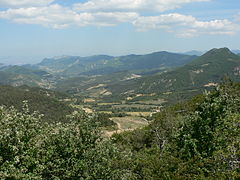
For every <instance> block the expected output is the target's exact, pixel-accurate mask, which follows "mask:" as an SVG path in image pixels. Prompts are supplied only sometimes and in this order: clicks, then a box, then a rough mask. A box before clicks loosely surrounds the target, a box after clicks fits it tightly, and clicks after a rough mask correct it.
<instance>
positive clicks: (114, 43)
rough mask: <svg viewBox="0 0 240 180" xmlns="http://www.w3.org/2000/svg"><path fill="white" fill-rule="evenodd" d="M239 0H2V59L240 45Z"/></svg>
mask: <svg viewBox="0 0 240 180" xmlns="http://www.w3.org/2000/svg"><path fill="white" fill-rule="evenodd" d="M239 40H240V2H239V0H0V63H7V64H22V63H37V62H39V61H41V60H42V59H43V58H45V57H55V56H62V55H77V56H89V55H96V54H107V55H114V56H118V55H126V54H146V53H151V52H156V51H170V52H186V51H191V50H199V51H206V50H209V49H211V48H219V47H229V48H230V49H233V50H234V49H240V46H239Z"/></svg>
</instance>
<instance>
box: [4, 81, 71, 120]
mask: <svg viewBox="0 0 240 180" xmlns="http://www.w3.org/2000/svg"><path fill="white" fill-rule="evenodd" d="M0 93H1V96H0V105H5V106H7V107H10V106H14V107H15V108H16V109H18V110H22V102H23V101H28V104H29V106H30V107H31V108H30V111H31V112H33V111H39V112H40V113H41V114H43V115H44V117H43V120H44V121H48V122H61V121H66V120H67V119H66V115H69V114H71V113H72V112H73V111H74V109H73V108H72V107H70V106H69V105H68V104H66V103H64V102H60V100H61V99H63V98H68V96H67V95H64V94H62V93H57V92H54V91H50V90H45V89H41V88H31V87H28V86H21V87H11V86H0Z"/></svg>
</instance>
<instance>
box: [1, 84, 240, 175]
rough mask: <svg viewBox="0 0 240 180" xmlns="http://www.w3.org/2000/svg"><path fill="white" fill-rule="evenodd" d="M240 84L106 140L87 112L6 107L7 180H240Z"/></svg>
mask: <svg viewBox="0 0 240 180" xmlns="http://www.w3.org/2000/svg"><path fill="white" fill-rule="evenodd" d="M239 107H240V84H238V83H233V82H231V81H229V80H228V81H226V82H225V83H224V84H222V85H221V86H219V87H217V88H216V89H215V90H214V91H212V92H211V93H205V94H204V95H199V96H196V97H195V98H193V99H192V100H191V101H189V102H185V103H181V104H177V105H174V106H171V107H168V108H164V109H162V111H161V112H160V113H158V114H156V115H154V116H153V117H152V121H150V124H149V126H147V127H145V128H143V129H137V130H135V131H133V132H125V133H122V134H116V135H114V136H113V137H112V138H111V139H106V138H102V136H101V133H100V130H99V128H98V126H97V124H96V117H95V116H94V115H93V116H90V115H87V114H85V113H83V112H80V113H76V114H74V115H71V116H69V117H68V118H69V120H68V121H67V123H57V124H49V123H41V115H39V114H38V113H36V112H33V113H31V112H30V111H29V107H28V106H27V104H24V107H23V111H22V112H19V111H17V110H15V109H14V108H6V107H1V108H0V132H1V134H0V177H1V178H3V179H6V178H10V179H205V178H207V179H238V178H240V176H239V174H240V171H239V163H240V162H239V159H240V151H239V149H240V148H239V146H240V129H239V123H240V109H239Z"/></svg>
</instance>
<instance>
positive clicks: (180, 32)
mask: <svg viewBox="0 0 240 180" xmlns="http://www.w3.org/2000/svg"><path fill="white" fill-rule="evenodd" d="M53 1H54V0H38V1H37V0H36V1H31V0H21V1H20V0H8V1H7V0H0V5H2V4H4V3H5V4H7V3H8V5H9V6H10V5H11V6H16V7H12V8H9V9H7V10H2V11H0V19H1V18H2V19H8V20H10V21H13V22H15V23H20V24H38V25H42V26H46V27H50V28H56V29H59V28H67V27H69V26H80V27H83V26H114V25H118V24H121V23H130V24H133V25H134V27H135V28H136V29H137V31H149V30H163V31H166V32H169V33H174V34H176V35H177V36H179V37H193V36H198V35H201V34H211V35H213V34H223V35H232V34H234V33H236V32H239V29H240V27H239V25H238V23H237V22H234V21H232V22H231V21H230V20H226V19H223V20H212V21H200V20H198V19H196V18H195V17H193V16H190V15H183V14H178V13H171V14H160V15H156V16H143V15H140V14H139V13H140V12H141V11H142V10H144V11H147V10H149V11H153V10H155V11H159V12H160V11H165V10H167V9H173V8H176V7H178V6H180V5H182V4H184V3H190V2H198V1H199V2H200V1H208V0H91V1H87V2H86V3H78V4H75V5H74V7H63V6H60V5H58V4H49V3H51V2H53ZM17 6H26V7H17ZM28 6H29V7H28ZM238 17H239V16H238Z"/></svg>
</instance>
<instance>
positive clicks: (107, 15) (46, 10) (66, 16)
mask: <svg viewBox="0 0 240 180" xmlns="http://www.w3.org/2000/svg"><path fill="white" fill-rule="evenodd" d="M137 17H138V14H137V13H134V12H117V13H111V12H95V13H87V12H84V13H77V12H75V11H73V10H71V9H69V8H65V7H62V6H60V5H57V4H54V5H50V6H47V7H29V8H19V9H8V10H6V11H0V18H4V19H9V20H12V21H13V22H16V23H22V24H39V25H43V26H47V27H52V28H56V29H59V28H66V27H69V26H71V25H77V26H88V25H95V26H113V25H116V24H119V23H124V22H132V21H133V20H135V19H136V18H137Z"/></svg>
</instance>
